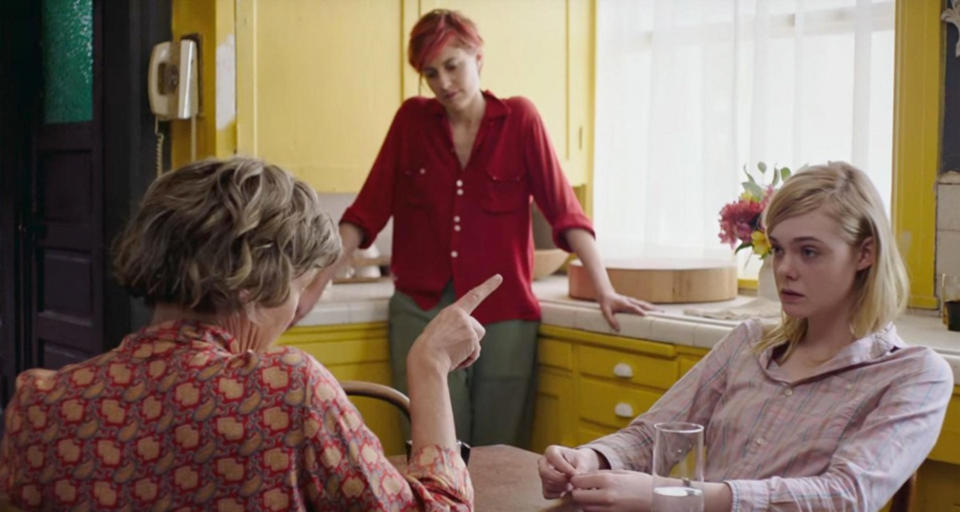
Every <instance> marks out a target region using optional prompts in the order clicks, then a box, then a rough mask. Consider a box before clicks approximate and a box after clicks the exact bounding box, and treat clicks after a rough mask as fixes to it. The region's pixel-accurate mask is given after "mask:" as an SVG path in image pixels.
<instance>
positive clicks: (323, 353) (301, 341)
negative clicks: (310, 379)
mask: <svg viewBox="0 0 960 512" xmlns="http://www.w3.org/2000/svg"><path fill="white" fill-rule="evenodd" d="M278 343H279V344H281V345H290V346H293V347H297V348H299V349H301V350H303V351H304V352H306V353H308V354H310V355H312V356H313V357H315V358H316V359H317V360H318V361H320V363H322V364H323V365H324V366H325V367H326V368H327V369H328V370H330V373H332V374H333V376H334V377H336V378H337V379H339V380H365V381H370V382H377V383H380V384H386V385H388V386H389V385H390V350H389V345H388V342H387V324H386V322H376V323H369V324H347V325H322V326H306V327H293V328H291V329H289V330H288V331H287V332H285V333H284V334H283V335H282V336H281V337H280V339H279V340H278ZM350 400H351V401H352V402H353V403H354V405H356V406H357V409H358V410H359V411H360V414H361V415H363V421H364V423H366V424H367V426H368V427H370V429H371V430H372V431H373V432H374V433H375V434H377V437H379V438H380V443H381V444H383V449H384V451H386V453H387V454H391V455H392V454H399V453H404V446H403V441H404V440H403V436H402V434H401V432H402V429H401V427H402V426H403V424H404V423H405V422H406V421H407V420H406V419H405V418H404V417H403V415H402V414H400V412H399V411H397V409H396V408H395V407H393V406H392V405H389V404H387V403H386V402H382V401H378V400H374V399H371V398H365V397H350Z"/></svg>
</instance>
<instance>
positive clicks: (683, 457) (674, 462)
mask: <svg viewBox="0 0 960 512" xmlns="http://www.w3.org/2000/svg"><path fill="white" fill-rule="evenodd" d="M654 429H655V434H654V442H653V465H652V466H653V467H652V471H651V474H652V476H653V496H652V500H651V501H652V503H651V509H652V510H653V511H654V512H703V506H704V504H703V490H702V487H703V426H701V425H698V424H696V423H679V422H670V423H657V424H656V425H654Z"/></svg>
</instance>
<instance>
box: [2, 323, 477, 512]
mask: <svg viewBox="0 0 960 512" xmlns="http://www.w3.org/2000/svg"><path fill="white" fill-rule="evenodd" d="M237 347H238V345H237V342H236V340H235V339H234V337H233V336H232V335H231V334H230V333H228V332H226V331H224V330H223V329H220V328H218V327H215V326H211V325H205V324H200V323H196V322H186V321H181V322H169V323H165V324H159V325H154V326H149V327H147V328H145V329H143V330H141V331H140V332H137V333H135V334H131V335H129V336H127V338H126V339H124V340H123V343H122V344H121V345H120V346H119V347H117V348H116V349H114V350H111V351H109V352H107V353H105V354H103V355H100V356H98V357H95V358H93V359H90V360H87V361H85V362H82V363H79V364H75V365H70V366H66V367H64V368H62V369H61V370H59V371H50V370H28V371H26V372H24V373H22V374H21V375H20V376H19V377H18V378H17V391H16V393H15V395H14V397H13V399H12V401H11V402H10V405H9V406H8V408H7V413H6V432H5V436H4V438H3V441H2V444H0V504H3V503H4V502H5V501H9V502H10V503H12V504H13V505H15V506H17V507H20V508H22V509H26V510H34V509H42V510H63V509H73V510H104V509H108V510H109V509H126V510H217V511H227V510H430V511H439V510H471V509H472V503H473V487H472V485H471V483H470V478H469V475H468V473H467V469H466V466H465V465H464V464H463V461H462V460H461V459H460V457H459V455H458V454H457V453H456V452H455V451H453V450H449V449H446V448H442V447H439V446H426V447H423V448H421V449H419V450H417V451H416V452H415V453H413V456H412V457H411V460H410V464H409V466H408V469H407V470H406V473H405V474H400V473H398V471H397V470H396V469H395V468H394V466H393V465H392V464H391V463H390V462H389V461H388V460H387V458H386V457H385V456H384V454H383V449H382V447H381V445H380V441H379V440H378V439H377V437H376V436H375V435H374V434H373V433H371V432H370V430H368V429H367V427H366V426H365V425H364V424H363V420H362V418H361V417H360V414H359V413H358V412H357V410H356V408H355V407H354V406H353V405H352V404H351V403H350V402H349V401H348V400H347V397H346V395H345V394H344V392H343V389H342V388H341V387H340V386H339V384H338V383H337V381H336V379H335V378H334V377H333V376H332V375H331V374H330V373H329V372H328V371H327V369H326V368H324V367H323V366H322V365H320V363H318V362H317V361H316V360H315V359H313V358H312V357H310V356H309V355H307V354H305V353H304V352H302V351H300V350H297V349H295V348H291V347H273V348H271V349H269V350H267V351H265V352H260V353H255V352H252V351H246V352H241V351H239V350H238V348H237Z"/></svg>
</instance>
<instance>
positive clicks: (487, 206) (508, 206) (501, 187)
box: [480, 169, 530, 213]
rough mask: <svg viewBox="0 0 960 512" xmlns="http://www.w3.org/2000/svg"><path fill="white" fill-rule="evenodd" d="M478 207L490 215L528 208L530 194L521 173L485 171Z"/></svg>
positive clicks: (500, 170) (514, 171)
mask: <svg viewBox="0 0 960 512" xmlns="http://www.w3.org/2000/svg"><path fill="white" fill-rule="evenodd" d="M481 178H482V185H481V195H480V207H481V208H483V209H484V210H485V211H488V212H490V213H510V212H515V211H519V210H522V209H524V208H529V207H530V192H529V188H528V187H527V179H526V176H525V175H524V174H523V172H522V171H519V172H518V171H516V170H502V169H486V170H485V171H484V172H483V176H482V177H481Z"/></svg>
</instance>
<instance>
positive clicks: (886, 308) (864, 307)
mask: <svg viewBox="0 0 960 512" xmlns="http://www.w3.org/2000/svg"><path fill="white" fill-rule="evenodd" d="M818 208H823V211H824V213H826V214H827V216H829V217H830V218H831V219H833V220H834V221H836V223H837V225H838V226H840V228H841V231H842V232H843V237H844V239H845V240H846V242H847V243H848V244H850V246H851V247H860V246H861V244H863V242H864V241H865V240H867V239H868V238H871V237H872V238H873V244H874V253H875V256H876V258H875V261H874V263H873V264H872V265H870V266H869V267H867V268H865V269H863V270H860V271H858V272H857V276H856V278H855V279H854V283H853V293H854V294H855V297H854V303H853V314H852V315H851V318H850V333H851V334H852V335H853V337H854V338H855V339H858V338H862V337H864V336H866V335H868V334H870V333H873V332H876V331H878V330H880V329H881V328H883V327H884V326H885V325H887V324H888V323H889V322H891V321H892V320H893V319H894V318H896V316H897V315H898V314H899V313H900V312H901V311H903V309H904V307H906V303H907V294H908V293H909V289H910V283H909V280H908V279H907V271H906V269H905V268H904V266H903V260H902V259H901V258H900V252H899V251H898V250H897V246H896V244H895V243H894V240H893V233H892V232H891V230H890V224H889V222H888V221H887V216H886V214H885V212H884V209H883V202H882V200H881V199H880V194H879V193H878V192H877V189H876V187H874V186H873V183H871V182H870V178H869V177H867V175H866V174H864V172H863V171H861V170H860V169H857V168H856V167H854V166H852V165H850V164H848V163H846V162H829V163H827V164H826V165H816V166H810V167H806V168H804V169H802V170H801V171H800V172H797V173H796V174H794V175H793V176H791V177H790V178H789V179H788V180H787V181H786V182H785V183H784V185H783V187H782V188H781V189H780V190H778V191H777V192H776V193H775V194H774V196H773V198H772V200H771V201H770V204H769V205H767V209H766V210H765V211H764V213H763V225H764V226H765V229H766V232H767V233H768V234H769V233H770V232H772V231H773V229H774V228H775V227H776V226H777V225H778V224H779V223H781V222H783V221H784V220H786V219H789V218H791V217H796V216H798V215H803V214H806V213H809V212H812V211H814V210H816V209H818ZM806 332H807V319H805V318H796V317H791V316H789V315H787V314H786V313H782V318H781V322H780V324H779V325H778V326H777V327H775V328H774V329H772V330H770V331H768V332H767V333H766V334H765V335H764V336H763V338H762V339H761V341H760V343H759V344H758V345H757V347H756V349H757V350H758V351H763V350H765V349H767V348H769V347H771V346H774V345H778V344H780V343H783V342H784V341H786V342H787V343H788V345H787V349H786V351H785V352H784V355H783V357H784V358H786V357H787V356H789V354H790V353H791V352H792V351H793V349H794V348H795V347H796V345H797V343H798V342H799V341H800V340H802V339H803V337H804V335H805V334H806Z"/></svg>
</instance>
